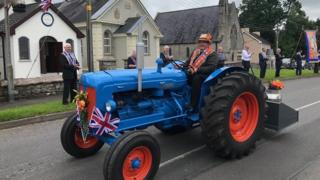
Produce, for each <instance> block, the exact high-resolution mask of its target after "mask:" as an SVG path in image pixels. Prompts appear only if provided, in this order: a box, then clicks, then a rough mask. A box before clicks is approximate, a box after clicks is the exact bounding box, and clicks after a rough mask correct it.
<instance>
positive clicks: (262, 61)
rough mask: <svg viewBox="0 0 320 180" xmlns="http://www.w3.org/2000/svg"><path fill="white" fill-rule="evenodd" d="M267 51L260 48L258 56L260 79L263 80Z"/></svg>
mask: <svg viewBox="0 0 320 180" xmlns="http://www.w3.org/2000/svg"><path fill="white" fill-rule="evenodd" d="M267 61H268V56H267V50H266V48H262V51H261V53H260V54H259V66H260V78H261V79H264V78H265V76H266V71H267Z"/></svg>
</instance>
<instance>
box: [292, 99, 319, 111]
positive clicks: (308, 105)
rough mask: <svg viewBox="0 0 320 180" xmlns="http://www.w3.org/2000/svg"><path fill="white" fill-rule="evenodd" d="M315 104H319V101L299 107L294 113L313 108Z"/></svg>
mask: <svg viewBox="0 0 320 180" xmlns="http://www.w3.org/2000/svg"><path fill="white" fill-rule="evenodd" d="M317 104H320V101H317V102H314V103H311V104H307V105H305V106H301V107H299V108H297V109H296V111H301V110H303V109H307V108H309V107H311V106H314V105H317Z"/></svg>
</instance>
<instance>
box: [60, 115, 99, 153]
mask: <svg viewBox="0 0 320 180" xmlns="http://www.w3.org/2000/svg"><path fill="white" fill-rule="evenodd" d="M60 138H61V144H62V147H63V149H64V150H65V151H66V152H67V153H68V154H70V155H71V156H74V157H76V158H84V157H88V156H92V155H94V154H96V153H97V152H98V151H99V150H100V149H101V148H102V146H103V145H104V143H103V142H102V141H100V140H99V139H97V138H96V137H94V136H90V135H89V136H88V137H87V140H86V142H83V139H82V136H81V129H80V127H79V126H78V122H77V120H76V114H74V115H72V116H70V117H69V118H68V119H67V120H66V121H65V123H64V124H63V127H62V130H61V134H60Z"/></svg>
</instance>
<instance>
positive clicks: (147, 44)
mask: <svg viewBox="0 0 320 180" xmlns="http://www.w3.org/2000/svg"><path fill="white" fill-rule="evenodd" d="M142 42H143V44H144V55H150V34H149V32H148V31H144V32H143V35H142Z"/></svg>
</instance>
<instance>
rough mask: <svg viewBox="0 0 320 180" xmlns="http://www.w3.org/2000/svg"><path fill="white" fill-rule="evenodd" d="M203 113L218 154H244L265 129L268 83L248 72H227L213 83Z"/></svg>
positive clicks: (205, 132) (207, 133)
mask: <svg viewBox="0 0 320 180" xmlns="http://www.w3.org/2000/svg"><path fill="white" fill-rule="evenodd" d="M201 113H202V118H203V119H202V120H201V127H202V131H203V135H204V136H205V138H206V140H207V144H208V145H209V147H210V148H212V149H213V151H214V152H215V153H216V155H218V156H220V157H223V158H241V157H242V156H244V155H248V154H249V153H250V151H251V150H252V149H253V148H254V147H255V143H256V141H257V140H259V139H260V136H261V133H262V131H263V123H264V121H265V118H266V117H265V116H266V115H265V114H266V95H265V87H264V86H263V85H262V83H261V81H260V80H259V79H257V78H256V77H254V76H252V75H250V74H247V73H245V72H233V73H231V74H228V75H226V76H225V77H223V78H221V79H219V80H218V81H217V83H216V85H215V86H214V87H211V89H210V93H209V95H208V96H206V97H205V105H204V107H203V109H202V112H201Z"/></svg>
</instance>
